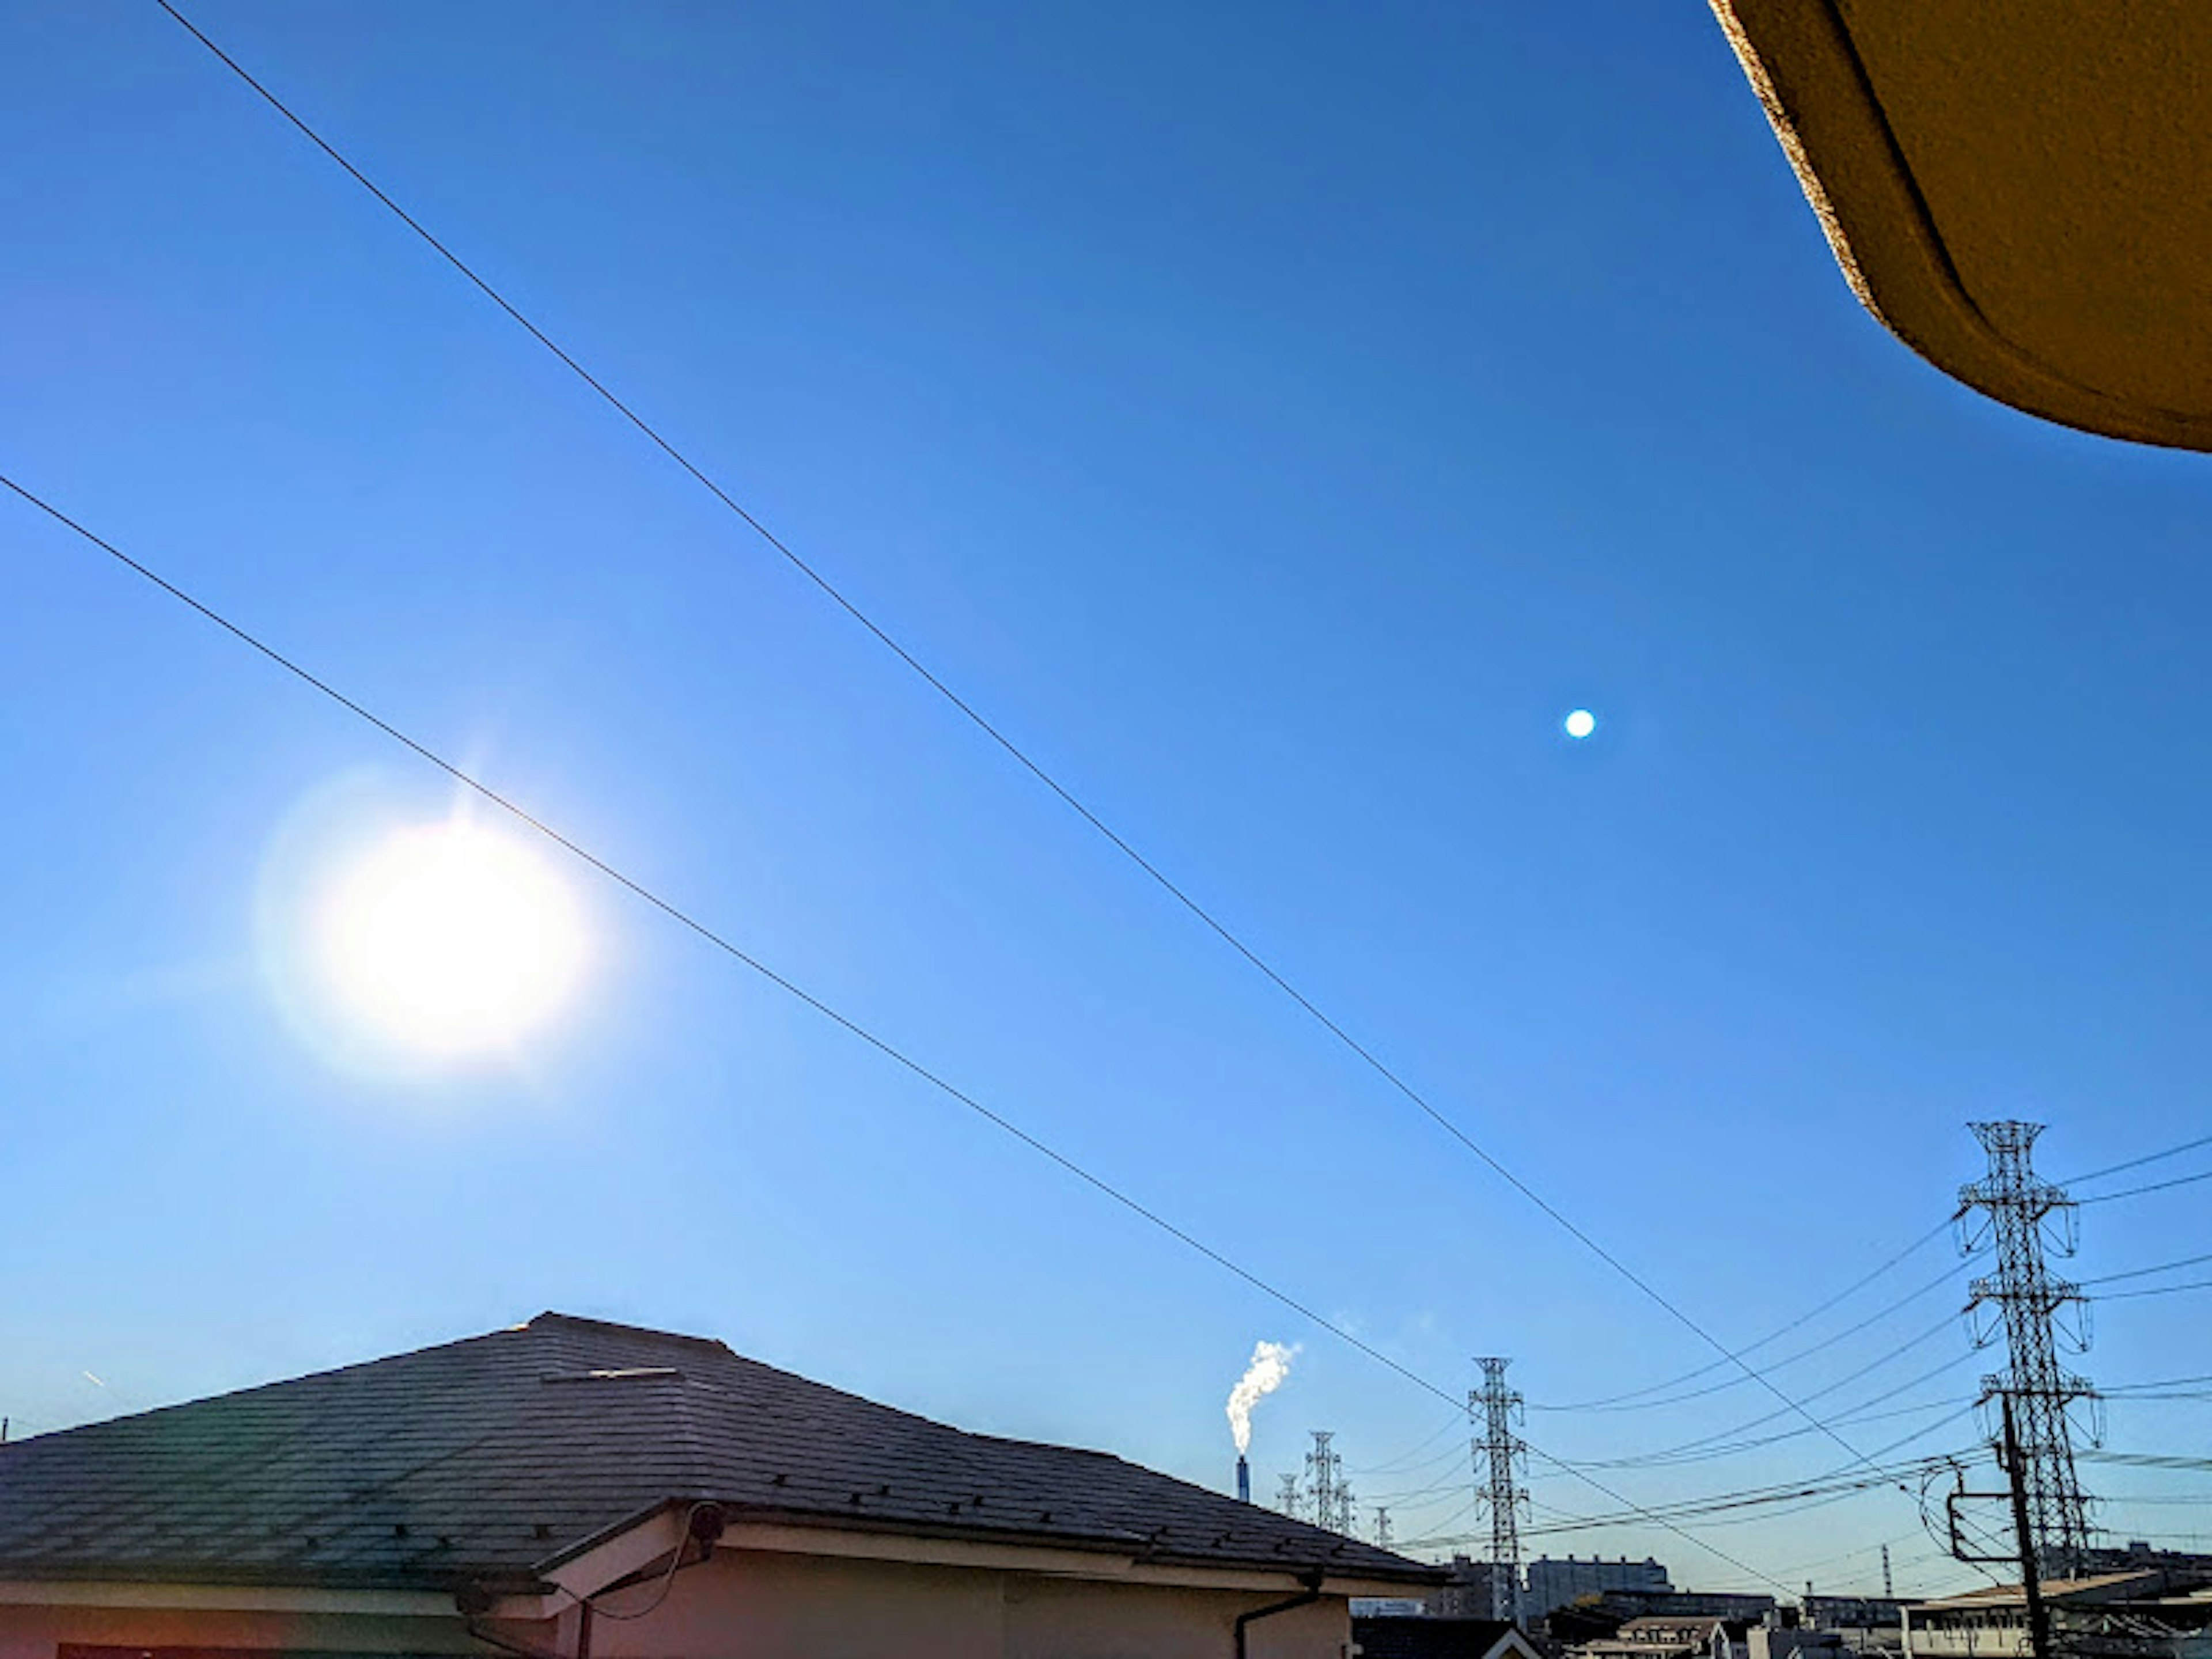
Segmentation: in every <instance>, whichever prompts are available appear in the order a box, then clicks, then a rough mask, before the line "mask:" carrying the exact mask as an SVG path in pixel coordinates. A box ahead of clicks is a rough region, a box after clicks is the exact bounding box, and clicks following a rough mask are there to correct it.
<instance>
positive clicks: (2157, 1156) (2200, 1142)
mask: <svg viewBox="0 0 2212 1659" xmlns="http://www.w3.org/2000/svg"><path fill="white" fill-rule="evenodd" d="M2199 1146H2212V1135H2199V1136H2197V1139H2194V1140H2185V1141H2183V1142H2182V1143H2181V1145H2179V1146H2169V1147H2167V1148H2166V1150H2165V1151H2164V1152H2145V1153H2144V1154H2143V1155H2142V1157H2141V1158H2129V1159H2127V1160H2125V1161H2124V1162H2123V1163H2119V1164H2106V1165H2105V1167H2104V1168H2103V1169H2101V1170H2090V1171H2089V1173H2088V1174H2087V1175H2077V1176H2067V1177H2066V1179H2065V1180H2063V1181H2062V1182H2059V1183H2058V1184H2059V1185H2060V1186H2062V1187H2079V1186H2080V1185H2081V1184H2082V1183H2083V1182H2087V1181H2101V1180H2103V1179H2104V1178H2105V1177H2106V1176H2108V1175H2118V1174H2119V1173H2120V1171H2121V1170H2140V1169H2141V1168H2142V1166H2143V1165H2144V1164H2157V1163H2160V1162H2163V1161H2164V1160H2165V1159H2166V1158H2179V1157H2180V1156H2181V1154H2182V1153H2184V1152H2195V1151H2196V1150H2197V1148H2198V1147H2199Z"/></svg>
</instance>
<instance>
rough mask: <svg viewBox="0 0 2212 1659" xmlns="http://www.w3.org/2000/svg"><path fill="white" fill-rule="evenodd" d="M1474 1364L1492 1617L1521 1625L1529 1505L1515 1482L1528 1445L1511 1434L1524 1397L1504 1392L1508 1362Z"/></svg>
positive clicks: (1479, 1497)
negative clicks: (1525, 1508)
mask: <svg viewBox="0 0 2212 1659" xmlns="http://www.w3.org/2000/svg"><path fill="white" fill-rule="evenodd" d="M1474 1363H1475V1364H1478V1365H1480V1366H1481V1367H1482V1387H1481V1389H1480V1390H1479V1391H1477V1392H1475V1393H1474V1394H1470V1395H1468V1397H1467V1408H1468V1414H1469V1415H1470V1416H1477V1415H1479V1417H1480V1423H1481V1426H1482V1437H1481V1438H1480V1439H1479V1440H1477V1441H1476V1442H1475V1443H1474V1452H1475V1455H1476V1457H1477V1458H1478V1459H1479V1460H1480V1462H1481V1465H1482V1468H1483V1470H1484V1472H1485V1474H1486V1475H1487V1476H1488V1479H1487V1480H1486V1483H1485V1484H1484V1485H1483V1486H1480V1487H1478V1488H1477V1489H1476V1491H1475V1499H1476V1501H1477V1502H1478V1503H1479V1504H1481V1505H1482V1506H1483V1507H1485V1508H1486V1509H1487V1510H1489V1511H1490V1616H1491V1617H1492V1619H1498V1620H1505V1621H1507V1622H1509V1623H1512V1624H1518V1623H1520V1622H1521V1506H1522V1504H1525V1503H1527V1502H1528V1494H1527V1493H1525V1492H1522V1490H1521V1488H1520V1483H1519V1481H1518V1480H1516V1475H1517V1474H1518V1473H1519V1472H1520V1470H1521V1468H1522V1466H1523V1465H1524V1464H1525V1463H1526V1462H1527V1459H1528V1445H1527V1443H1525V1442H1523V1441H1522V1439H1521V1437H1519V1436H1518V1435H1516V1434H1515V1433H1514V1432H1513V1425H1514V1422H1515V1420H1516V1419H1517V1418H1518V1417H1519V1416H1520V1414H1521V1396H1520V1395H1518V1394H1516V1393H1515V1392H1514V1391H1513V1390H1512V1389H1509V1388H1508V1387H1506V1386H1505V1367H1506V1364H1507V1362H1506V1361H1505V1360H1503V1359H1478V1360H1476V1361H1475V1362H1474Z"/></svg>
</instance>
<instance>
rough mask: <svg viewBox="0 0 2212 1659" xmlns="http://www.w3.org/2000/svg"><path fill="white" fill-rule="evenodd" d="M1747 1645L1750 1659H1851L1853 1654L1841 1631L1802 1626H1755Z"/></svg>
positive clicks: (1752, 1628)
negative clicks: (1850, 1655) (1849, 1658)
mask: <svg viewBox="0 0 2212 1659" xmlns="http://www.w3.org/2000/svg"><path fill="white" fill-rule="evenodd" d="M1747 1646H1748V1648H1749V1650H1750V1659H1848V1656H1849V1654H1850V1652H1851V1650H1850V1648H1849V1647H1848V1646H1847V1645H1846V1644H1845V1643H1844V1637H1843V1632H1841V1631H1833V1630H1810V1629H1808V1628H1806V1627H1805V1626H1802V1625H1754V1626H1752V1627H1751V1632H1750V1638H1749V1640H1748V1642H1747Z"/></svg>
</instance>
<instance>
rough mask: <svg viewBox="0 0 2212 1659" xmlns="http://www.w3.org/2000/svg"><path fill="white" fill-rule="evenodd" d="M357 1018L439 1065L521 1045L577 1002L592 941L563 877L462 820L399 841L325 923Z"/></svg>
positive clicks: (381, 850)
mask: <svg viewBox="0 0 2212 1659" xmlns="http://www.w3.org/2000/svg"><path fill="white" fill-rule="evenodd" d="M321 933H322V945H323V951H324V956H325V964H326V966H327V968H328V969H329V972H330V975H331V979H332V981H333V982H334V983H335V985H336V987H337V991H338V993H339V994H340V996H341V997H342V998H343V1000H344V1001H345V1003H346V1004H347V1006H349V1008H351V1009H352V1010H353V1011H354V1012H356V1013H357V1014H358V1015H360V1016H361V1017H362V1018H363V1019H365V1020H367V1021H368V1023H369V1024H373V1025H374V1026H376V1027H378V1028H380V1030H383V1031H384V1033H385V1034H386V1035H387V1036H391V1037H392V1038H394V1039H396V1040H397V1041H398V1042H401V1043H403V1044H404V1045H405V1046H407V1047H409V1048H416V1049H420V1050H422V1051H424V1052H427V1053H429V1054H438V1055H462V1054H471V1053H482V1052H486V1051H491V1050H497V1049H502V1048H509V1047H511V1046H512V1045H513V1044H514V1043H515V1042H518V1041H519V1040H520V1039H521V1038H522V1037H524V1036H527V1035H529V1034H530V1033H531V1032H532V1031H533V1030H538V1028H540V1027H542V1026H544V1024H546V1023H547V1022H548V1021H550V1019H551V1018H553V1016H555V1015H556V1014H557V1013H558V1012H560V1011H561V1009H562V1006H565V1005H566V1003H567V1002H568V999H569V997H570V994H572V993H573V991H574V988H575V983H576V981H577V978H578V976H579V975H580V973H581V971H582V969H583V965H584V954H585V951H584V929H583V925H582V922H581V921H580V918H579V916H578V915H577V910H576V906H575V903H574V900H573V899H572V898H571V897H570V896H569V893H568V888H567V887H566V885H564V884H563V883H562V880H561V879H560V878H559V876H558V875H556V873H555V872H554V871H553V870H552V869H551V868H550V866H549V865H548V864H547V862H546V860H544V859H543V858H542V857H541V856H539V854H538V853H537V852H536V851H535V850H533V849H532V848H530V847H528V846H526V845H525V844H523V843H522V842H520V841H517V840H515V839H514V838H513V837H512V836H506V835H503V834H501V833H500V832H498V831H496V830H493V829H486V828H484V827H483V826H482V825H479V824H474V823H465V822H461V821H453V822H448V823H438V824H432V825H426V826H422V827H418V828H415V829H401V830H398V831H395V832H393V833H392V835H390V836H387V837H386V839H385V840H384V841H382V842H380V843H379V844H378V846H377V847H376V848H374V849H373V850H372V851H371V852H370V853H369V854H368V855H367V856H366V857H365V858H363V859H362V861H361V862H360V863H359V864H358V865H356V866H354V868H353V869H352V870H351V871H350V872H348V874H347V875H346V876H345V877H344V878H342V879H341V880H340V881H339V882H338V883H337V886H336V887H335V889H334V890H333V891H332V892H331V896H330V900H329V902H328V906H327V908H326V909H325V912H324V915H323V918H322V929H321Z"/></svg>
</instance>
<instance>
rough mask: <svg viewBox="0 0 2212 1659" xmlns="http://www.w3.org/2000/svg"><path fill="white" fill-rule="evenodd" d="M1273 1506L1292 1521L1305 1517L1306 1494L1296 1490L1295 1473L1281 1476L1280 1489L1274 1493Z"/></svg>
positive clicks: (1296, 1478)
mask: <svg viewBox="0 0 2212 1659" xmlns="http://www.w3.org/2000/svg"><path fill="white" fill-rule="evenodd" d="M1275 1507H1276V1508H1277V1509H1279V1510H1282V1512H1283V1513H1284V1514H1285V1515H1287V1516H1290V1517H1291V1520H1293V1521H1303V1520H1304V1519H1305V1518H1306V1495H1305V1493H1304V1492H1301V1491H1299V1490H1298V1477H1297V1475H1295V1474H1286V1475H1285V1476H1284V1477H1283V1486H1282V1490H1281V1491H1280V1492H1277V1493H1276V1494H1275Z"/></svg>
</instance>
